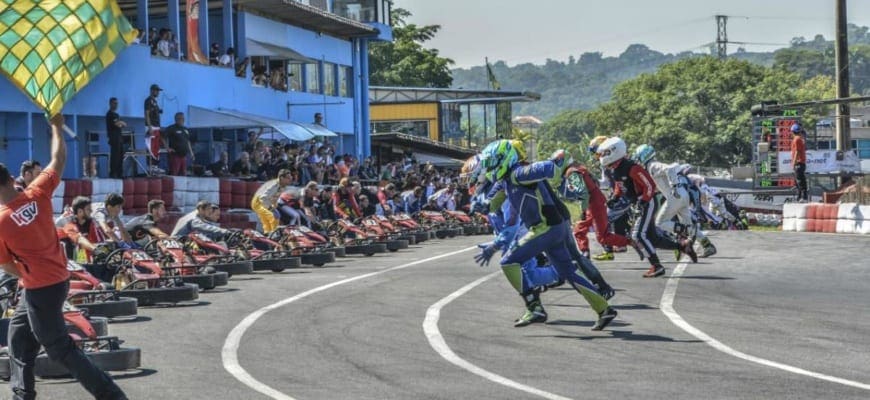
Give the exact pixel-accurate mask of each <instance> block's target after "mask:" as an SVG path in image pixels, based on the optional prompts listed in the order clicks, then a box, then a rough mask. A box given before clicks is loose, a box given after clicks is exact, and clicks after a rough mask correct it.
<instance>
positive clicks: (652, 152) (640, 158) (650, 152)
mask: <svg viewBox="0 0 870 400" xmlns="http://www.w3.org/2000/svg"><path fill="white" fill-rule="evenodd" d="M655 156H656V149H654V148H653V147H652V146H650V145H648V144H642V145H640V146H637V148H636V149H634V155H633V156H632V157H631V158H632V159H634V161H637V162H639V163H640V164H641V165H644V166H646V165H647V164H649V162H650V161H652V159H653V158H655Z"/></svg>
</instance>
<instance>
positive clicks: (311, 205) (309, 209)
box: [302, 182, 320, 221]
mask: <svg viewBox="0 0 870 400" xmlns="http://www.w3.org/2000/svg"><path fill="white" fill-rule="evenodd" d="M318 194H319V193H318V191H317V182H308V184H306V185H305V189H303V190H302V210H303V211H304V212H305V215H306V216H308V219H309V220H312V221H314V220H316V219H317V214H318V213H317V208H318V206H319V203H320V199H319V198H318Z"/></svg>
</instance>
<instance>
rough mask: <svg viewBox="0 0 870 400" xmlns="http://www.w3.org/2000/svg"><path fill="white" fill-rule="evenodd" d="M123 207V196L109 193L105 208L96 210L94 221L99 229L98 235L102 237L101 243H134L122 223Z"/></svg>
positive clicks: (104, 203) (104, 204)
mask: <svg viewBox="0 0 870 400" xmlns="http://www.w3.org/2000/svg"><path fill="white" fill-rule="evenodd" d="M123 206H124V197H123V196H121V195H120V194H117V193H109V194H107V195H106V201H105V202H103V207H102V208H98V209H96V210H94V213H93V219H94V222H96V224H97V228H99V229H98V232H97V233H98V235H99V236H100V239H101V240H99V241H100V242H104V241H108V242H115V243H132V240H131V239H130V234H129V232H127V229H125V228H124V223H123V222H122V221H121V207H123Z"/></svg>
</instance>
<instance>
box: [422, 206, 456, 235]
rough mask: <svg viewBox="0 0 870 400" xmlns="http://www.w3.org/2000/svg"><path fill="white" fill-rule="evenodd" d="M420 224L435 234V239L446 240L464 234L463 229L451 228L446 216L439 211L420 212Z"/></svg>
mask: <svg viewBox="0 0 870 400" xmlns="http://www.w3.org/2000/svg"><path fill="white" fill-rule="evenodd" d="M417 218H419V220H420V224H421V225H423V226H424V227H427V228H428V229H429V230H430V231H434V232H435V237H437V238H438V239H444V238H448V237H454V236H456V235H459V234H462V228H456V227H454V226H451V225H450V223H449V222H448V221H447V218H445V217H444V214H442V213H440V212H438V211H425V210H424V211H420V212H419V213H418V214H417Z"/></svg>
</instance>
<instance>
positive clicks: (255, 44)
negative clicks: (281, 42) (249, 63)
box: [245, 39, 317, 64]
mask: <svg viewBox="0 0 870 400" xmlns="http://www.w3.org/2000/svg"><path fill="white" fill-rule="evenodd" d="M245 45H246V46H245V52H246V53H247V54H246V55H247V56H248V57H257V56H267V57H272V58H283V59H287V60H288V61H289V62H291V63H293V64H305V63H316V62H317V60H315V59H313V58H311V57H306V56H304V55H302V54H301V53H299V52H298V51H296V50H293V49H291V48H289V47H284V46H278V45H276V44H272V43H266V42H261V41H259V40H254V39H246V41H245Z"/></svg>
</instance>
